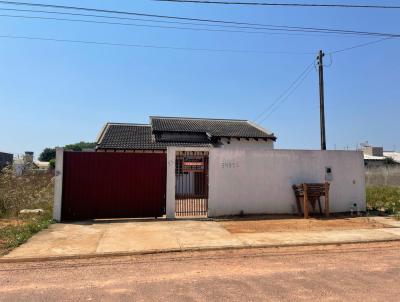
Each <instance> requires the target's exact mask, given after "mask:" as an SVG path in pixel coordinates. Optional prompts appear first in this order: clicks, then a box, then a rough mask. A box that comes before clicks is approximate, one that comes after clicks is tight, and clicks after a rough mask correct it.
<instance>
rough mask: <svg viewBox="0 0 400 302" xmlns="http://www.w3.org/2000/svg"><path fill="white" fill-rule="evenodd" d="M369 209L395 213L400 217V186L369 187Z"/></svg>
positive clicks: (390, 213)
mask: <svg viewBox="0 0 400 302" xmlns="http://www.w3.org/2000/svg"><path fill="white" fill-rule="evenodd" d="M367 209H368V211H378V212H380V213H384V214H388V215H395V217H398V218H399V219H400V188H399V187H384V186H382V187H367Z"/></svg>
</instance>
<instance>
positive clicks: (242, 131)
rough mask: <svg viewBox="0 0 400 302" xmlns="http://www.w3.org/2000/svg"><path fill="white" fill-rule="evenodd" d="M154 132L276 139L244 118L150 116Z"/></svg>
mask: <svg viewBox="0 0 400 302" xmlns="http://www.w3.org/2000/svg"><path fill="white" fill-rule="evenodd" d="M150 122H151V126H152V129H153V131H154V132H196V133H201V132H205V133H208V134H209V135H211V136H212V137H244V138H270V139H274V140H275V139H276V138H275V136H274V135H273V134H272V133H269V132H267V131H266V130H264V129H262V128H261V127H259V126H256V125H254V124H252V123H250V122H249V121H245V120H222V119H199V118H174V117H150Z"/></svg>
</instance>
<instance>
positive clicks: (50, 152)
mask: <svg viewBox="0 0 400 302" xmlns="http://www.w3.org/2000/svg"><path fill="white" fill-rule="evenodd" d="M94 147H96V143H88V142H79V143H76V144H69V145H65V147H64V149H65V150H71V151H82V150H84V149H94ZM55 158H56V148H45V149H44V150H43V152H42V153H40V155H39V160H40V161H48V162H49V161H51V160H52V159H55Z"/></svg>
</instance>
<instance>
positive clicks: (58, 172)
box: [53, 148, 64, 222]
mask: <svg viewBox="0 0 400 302" xmlns="http://www.w3.org/2000/svg"><path fill="white" fill-rule="evenodd" d="M63 168H64V148H56V168H55V171H54V175H55V181H54V203H53V219H54V220H55V221H58V222H59V221H61V205H62V184H63Z"/></svg>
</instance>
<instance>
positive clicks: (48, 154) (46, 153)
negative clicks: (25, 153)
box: [39, 148, 56, 161]
mask: <svg viewBox="0 0 400 302" xmlns="http://www.w3.org/2000/svg"><path fill="white" fill-rule="evenodd" d="M54 158H56V149H55V148H45V149H44V150H43V152H42V153H40V155H39V160H40V161H50V160H52V159H54Z"/></svg>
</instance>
